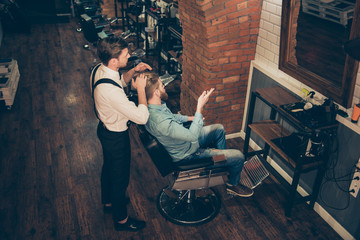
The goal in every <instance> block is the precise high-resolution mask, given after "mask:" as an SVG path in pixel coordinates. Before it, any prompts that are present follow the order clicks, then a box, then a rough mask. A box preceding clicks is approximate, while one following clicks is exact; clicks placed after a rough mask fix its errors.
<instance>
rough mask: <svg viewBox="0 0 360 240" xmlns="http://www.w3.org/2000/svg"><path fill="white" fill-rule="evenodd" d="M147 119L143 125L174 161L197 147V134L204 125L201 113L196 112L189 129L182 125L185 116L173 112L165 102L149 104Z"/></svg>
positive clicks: (194, 150) (187, 154)
mask: <svg viewBox="0 0 360 240" xmlns="http://www.w3.org/2000/svg"><path fill="white" fill-rule="evenodd" d="M148 108H149V113H150V116H149V120H148V122H147V123H146V125H145V128H146V130H147V131H148V132H149V133H151V134H152V135H153V136H154V137H156V138H157V140H158V141H159V142H160V143H161V144H162V145H163V146H164V147H165V149H166V150H167V151H168V153H169V155H170V156H171V157H172V158H173V160H174V162H177V161H180V160H182V159H184V158H186V157H188V156H189V155H191V154H193V153H195V152H196V151H197V150H198V149H199V142H198V139H199V135H200V132H201V129H202V127H203V125H204V122H203V116H202V114H200V113H198V112H196V113H195V116H194V120H193V121H192V123H191V126H190V128H189V129H187V128H186V127H184V126H183V123H184V122H187V121H188V117H187V116H183V115H180V114H173V113H172V112H171V111H170V109H169V108H168V107H167V106H166V104H165V103H163V104H162V105H153V104H149V105H148Z"/></svg>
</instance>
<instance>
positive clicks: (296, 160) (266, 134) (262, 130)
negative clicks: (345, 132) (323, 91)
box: [244, 87, 337, 217]
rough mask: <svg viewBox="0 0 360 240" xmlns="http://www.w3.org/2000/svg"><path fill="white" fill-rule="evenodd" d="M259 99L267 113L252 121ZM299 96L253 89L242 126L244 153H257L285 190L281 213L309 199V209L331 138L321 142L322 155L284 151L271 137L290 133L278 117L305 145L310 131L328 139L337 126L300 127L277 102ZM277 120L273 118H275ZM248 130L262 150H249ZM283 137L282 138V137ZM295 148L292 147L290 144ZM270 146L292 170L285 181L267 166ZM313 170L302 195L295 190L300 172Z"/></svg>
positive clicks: (325, 161)
mask: <svg viewBox="0 0 360 240" xmlns="http://www.w3.org/2000/svg"><path fill="white" fill-rule="evenodd" d="M257 99H258V100H260V101H262V102H263V103H265V105H266V106H268V107H269V108H270V116H269V118H268V119H266V120H261V121H256V122H254V121H253V117H254V111H255V108H256V100H257ZM300 100H301V99H300V98H299V97H297V96H295V95H293V94H292V93H290V92H288V91H286V90H285V89H283V88H281V87H272V88H262V89H257V90H256V91H253V92H252V94H251V99H250V106H249V114H248V122H247V127H246V137H245V143H244V155H245V156H246V157H247V158H249V157H251V156H254V155H257V156H258V157H259V159H260V160H261V161H262V163H263V164H264V166H265V167H266V168H267V169H268V170H269V171H270V172H271V174H272V175H273V176H274V177H276V179H277V180H278V181H279V182H280V183H281V184H282V185H283V186H284V187H285V188H286V189H287V191H288V197H287V202H286V206H285V215H286V216H287V217H290V216H291V209H292V207H293V205H294V204H295V203H299V202H306V201H310V207H311V208H313V207H314V204H315V201H316V199H317V196H318V193H319V189H320V185H321V181H322V179H323V176H324V173H325V170H326V166H327V162H328V159H329V152H330V150H329V149H330V146H331V141H326V142H325V141H324V144H323V149H324V151H322V154H319V155H318V156H314V157H309V156H306V154H305V151H304V154H302V155H293V154H291V155H290V154H288V153H286V152H285V151H284V150H283V148H281V147H280V146H279V145H278V144H277V143H275V142H274V139H280V138H284V137H288V136H290V135H291V132H290V131H288V130H286V129H284V126H283V125H282V124H280V121H279V120H280V119H281V120H283V121H286V122H287V123H288V124H290V126H292V127H293V128H294V129H296V131H298V132H299V133H303V137H304V138H303V139H302V142H303V143H304V144H303V146H306V145H307V143H308V142H309V141H310V138H311V136H312V134H313V133H314V132H322V133H324V134H326V136H328V138H326V139H332V136H334V135H335V131H336V129H337V124H330V125H325V126H322V127H321V128H316V129H312V128H309V127H307V126H304V125H303V124H302V123H301V122H300V121H298V120H297V119H295V118H294V117H293V116H292V115H290V114H289V113H287V112H286V111H285V110H284V109H283V108H281V105H283V104H290V103H296V102H299V101H300ZM276 119H277V120H276ZM251 132H254V133H256V134H257V135H258V136H259V137H260V139H261V140H262V141H264V147H263V149H261V150H259V151H253V152H249V142H250V135H251ZM284 139H286V138H284ZM294 147H296V146H294ZM270 149H271V150H272V151H273V152H274V153H276V154H277V155H278V156H279V158H280V160H281V161H282V163H283V164H284V165H286V166H287V167H288V168H289V169H291V170H292V171H293V179H292V182H291V183H288V182H287V181H286V180H285V179H284V178H283V176H281V175H280V174H279V173H278V172H277V171H276V170H275V169H274V168H273V167H272V166H271V165H270V163H269V162H267V157H268V155H269V151H270ZM314 170H317V173H316V178H315V181H314V184H313V186H312V192H311V193H310V194H309V195H308V196H305V197H302V196H300V194H298V193H297V187H298V185H299V180H300V176H301V174H303V173H305V172H310V171H314Z"/></svg>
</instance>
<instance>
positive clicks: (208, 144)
mask: <svg viewBox="0 0 360 240" xmlns="http://www.w3.org/2000/svg"><path fill="white" fill-rule="evenodd" d="M199 145H200V148H199V149H198V151H197V152H195V153H193V154H192V155H191V156H189V157H187V158H186V159H185V160H184V161H194V160H196V159H201V158H208V157H212V156H216V155H225V157H226V163H224V165H223V166H225V167H226V168H227V171H228V172H229V181H228V183H229V184H231V185H238V183H239V181H240V174H241V171H242V168H243V166H244V160H245V157H244V154H243V153H242V152H241V151H240V150H237V149H226V141H225V130H224V126H223V125H222V124H213V125H209V126H205V127H203V128H202V130H201V133H200V136H199Z"/></svg>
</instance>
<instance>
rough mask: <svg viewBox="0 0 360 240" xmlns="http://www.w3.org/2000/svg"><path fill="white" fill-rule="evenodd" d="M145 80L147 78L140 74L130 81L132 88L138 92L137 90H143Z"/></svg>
mask: <svg viewBox="0 0 360 240" xmlns="http://www.w3.org/2000/svg"><path fill="white" fill-rule="evenodd" d="M146 79H147V77H146V76H145V74H144V73H141V74H140V75H139V76H137V77H136V80H135V81H134V80H133V81H132V86H133V88H135V89H137V90H139V89H145V87H146Z"/></svg>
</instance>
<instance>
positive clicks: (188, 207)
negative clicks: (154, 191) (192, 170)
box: [157, 188, 221, 226]
mask: <svg viewBox="0 0 360 240" xmlns="http://www.w3.org/2000/svg"><path fill="white" fill-rule="evenodd" d="M157 207H158V210H159V212H160V213H161V215H162V216H163V217H164V218H165V219H167V220H168V221H170V222H172V223H175V224H178V225H192V226H195V225H201V224H204V223H207V222H209V221H211V220H212V219H214V218H215V217H216V216H217V215H218V213H219V211H220V207H221V201H220V196H219V194H218V193H216V192H215V191H214V190H213V189H212V188H207V189H199V190H188V191H181V192H178V191H175V190H173V191H171V190H170V189H169V188H164V189H163V190H162V191H161V192H160V193H159V195H158V199H157Z"/></svg>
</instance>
